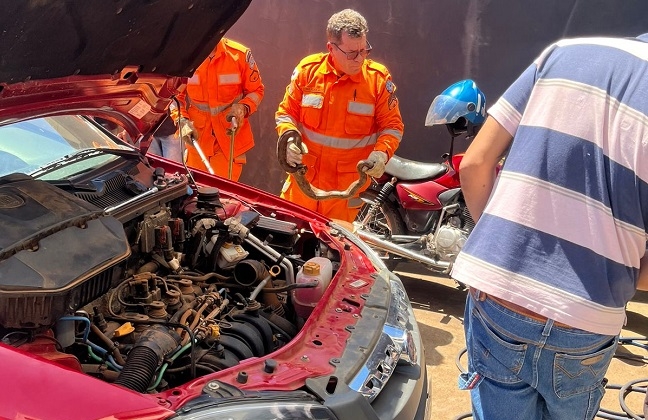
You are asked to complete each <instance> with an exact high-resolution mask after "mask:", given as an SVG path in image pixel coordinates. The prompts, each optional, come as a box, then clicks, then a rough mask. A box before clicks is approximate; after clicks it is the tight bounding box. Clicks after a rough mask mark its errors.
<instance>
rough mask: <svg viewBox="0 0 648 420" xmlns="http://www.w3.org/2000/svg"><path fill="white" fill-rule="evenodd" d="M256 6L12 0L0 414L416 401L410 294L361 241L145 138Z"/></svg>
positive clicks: (1, 95)
mask: <svg viewBox="0 0 648 420" xmlns="http://www.w3.org/2000/svg"><path fill="white" fill-rule="evenodd" d="M248 4H249V1H242V0H195V1H192V2H185V1H167V2H162V1H121V0H120V1H106V0H83V1H67V2H47V1H44V2H43V1H41V2H34V1H29V2H27V1H23V2H12V3H11V5H9V4H7V5H5V8H4V10H3V14H2V17H0V28H2V29H1V30H0V231H1V232H2V234H1V235H0V337H1V343H0V372H2V381H3V386H2V390H1V391H0V418H3V419H64V420H70V419H171V418H173V419H182V420H189V419H192V420H198V419H340V420H342V419H353V420H359V419H396V418H398V419H401V418H402V419H423V418H426V412H427V403H428V383H427V377H426V369H425V361H424V352H423V347H422V344H421V337H420V334H419V331H418V328H417V324H416V320H415V319H414V315H413V311H412V308H411V306H410V303H409V300H408V297H407V294H406V292H405V290H404V288H403V285H402V283H401V281H400V280H399V279H398V277H396V276H395V275H394V274H393V273H391V272H389V271H388V270H387V269H386V268H385V266H384V265H383V263H382V262H381V260H380V259H379V258H378V257H377V256H376V255H375V254H374V253H373V251H371V250H370V249H369V247H368V246H367V245H366V244H364V243H363V242H362V241H360V240H359V239H358V238H357V237H356V236H355V235H354V234H353V233H352V232H350V231H349V230H348V229H347V228H346V227H345V226H343V225H341V224H339V223H336V222H334V221H331V220H329V219H326V218H324V217H322V216H320V215H318V214H316V213H313V212H310V211H308V210H305V209H303V208H301V207H299V206H297V205H294V204H292V203H289V202H286V201H284V200H281V199H279V198H278V197H275V196H273V195H271V194H268V193H265V192H263V191H260V190H257V189H254V188H251V187H248V186H245V185H242V184H238V183H235V182H230V181H228V180H226V179H222V178H219V177H216V176H212V175H210V174H209V173H206V172H200V171H195V170H189V169H187V168H186V167H184V166H183V165H181V164H176V163H174V162H171V161H168V160H165V159H163V158H158V157H155V156H146V155H145V152H146V148H147V145H148V144H149V143H150V141H151V138H152V134H153V133H154V132H155V130H156V129H157V128H158V127H159V126H160V125H161V123H162V121H163V120H164V118H165V116H166V115H167V109H168V107H169V106H170V105H171V104H172V102H173V100H174V97H175V95H176V94H177V93H178V92H179V91H181V90H182V89H183V88H184V86H185V83H186V82H187V77H189V76H191V73H192V72H193V70H194V69H195V68H196V67H197V66H198V64H199V63H200V62H201V61H202V60H203V59H204V57H206V55H207V54H208V53H209V52H210V51H211V49H212V48H213V46H214V45H215V44H216V43H217V42H218V40H219V39H220V38H221V37H222V36H223V34H224V33H225V32H226V31H227V29H229V27H230V26H231V25H232V24H233V23H234V22H235V21H236V20H237V19H238V17H239V16H240V15H241V14H242V13H244V11H245V9H246V8H247V6H248ZM123 130H125V131H126V132H127V133H128V137H129V138H131V139H133V142H132V144H130V143H127V142H124V141H122V140H120V138H118V136H116V135H115V133H121V132H122V131H123Z"/></svg>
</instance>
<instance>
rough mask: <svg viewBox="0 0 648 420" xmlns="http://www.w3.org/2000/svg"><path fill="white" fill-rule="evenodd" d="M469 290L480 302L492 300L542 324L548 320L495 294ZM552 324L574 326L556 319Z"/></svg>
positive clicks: (564, 326)
mask: <svg viewBox="0 0 648 420" xmlns="http://www.w3.org/2000/svg"><path fill="white" fill-rule="evenodd" d="M469 290H470V294H471V295H472V297H473V298H474V299H475V300H478V301H480V302H483V301H485V300H487V299H489V300H492V301H493V302H495V303H497V304H498V305H500V306H503V307H505V308H506V309H508V310H509V311H513V312H515V313H516V314H520V315H522V316H525V317H527V318H531V319H533V320H536V321H538V322H542V323H543V324H544V323H546V322H547V321H548V320H549V318H547V317H546V316H542V315H540V314H538V313H535V312H533V311H530V310H528V309H527V308H525V307H523V306H520V305H516V304H515V303H513V302H509V301H508V300H504V299H500V298H498V297H496V296H493V295H489V294H488V293H484V292H482V291H481V290H477V289H475V288H473V287H470V288H469ZM554 325H555V326H556V327H560V328H574V327H572V326H569V325H567V324H563V323H562V322H558V321H554Z"/></svg>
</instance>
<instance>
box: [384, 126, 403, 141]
mask: <svg viewBox="0 0 648 420" xmlns="http://www.w3.org/2000/svg"><path fill="white" fill-rule="evenodd" d="M383 134H385V135H388V136H392V137H396V138H397V139H398V141H401V140H402V139H403V133H402V132H401V131H398V130H394V129H387V130H383V131H381V132H379V133H378V137H380V136H382V135H383Z"/></svg>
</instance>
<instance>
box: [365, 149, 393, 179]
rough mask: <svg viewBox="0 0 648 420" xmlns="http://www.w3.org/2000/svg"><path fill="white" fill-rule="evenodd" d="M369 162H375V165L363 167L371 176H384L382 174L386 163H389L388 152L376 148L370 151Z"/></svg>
mask: <svg viewBox="0 0 648 420" xmlns="http://www.w3.org/2000/svg"><path fill="white" fill-rule="evenodd" d="M367 162H369V163H373V166H372V167H371V168H369V169H367V168H366V167H365V169H363V170H364V172H365V173H366V174H367V175H369V176H371V177H374V178H379V177H381V176H382V174H384V173H385V164H386V163H387V153H385V152H379V151H377V150H374V151H373V152H371V153H369V157H368V158H367Z"/></svg>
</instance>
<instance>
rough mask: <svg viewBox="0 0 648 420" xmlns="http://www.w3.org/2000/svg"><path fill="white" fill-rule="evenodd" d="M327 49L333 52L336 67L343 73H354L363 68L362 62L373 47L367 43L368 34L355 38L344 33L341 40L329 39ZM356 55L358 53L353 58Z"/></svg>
mask: <svg viewBox="0 0 648 420" xmlns="http://www.w3.org/2000/svg"><path fill="white" fill-rule="evenodd" d="M327 49H328V51H329V52H330V53H331V57H332V59H333V66H334V67H335V69H336V70H337V71H339V72H341V73H345V74H349V75H353V74H357V73H358V72H359V71H360V69H361V68H362V63H363V62H364V60H365V58H366V57H367V54H368V53H369V50H370V49H371V47H369V44H367V36H366V35H363V36H362V37H360V38H353V37H350V36H349V34H347V33H342V38H341V39H340V42H339V43H337V42H333V41H329V43H328V44H327ZM355 55H357V56H356V57H355V58H351V57H353V56H355Z"/></svg>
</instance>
